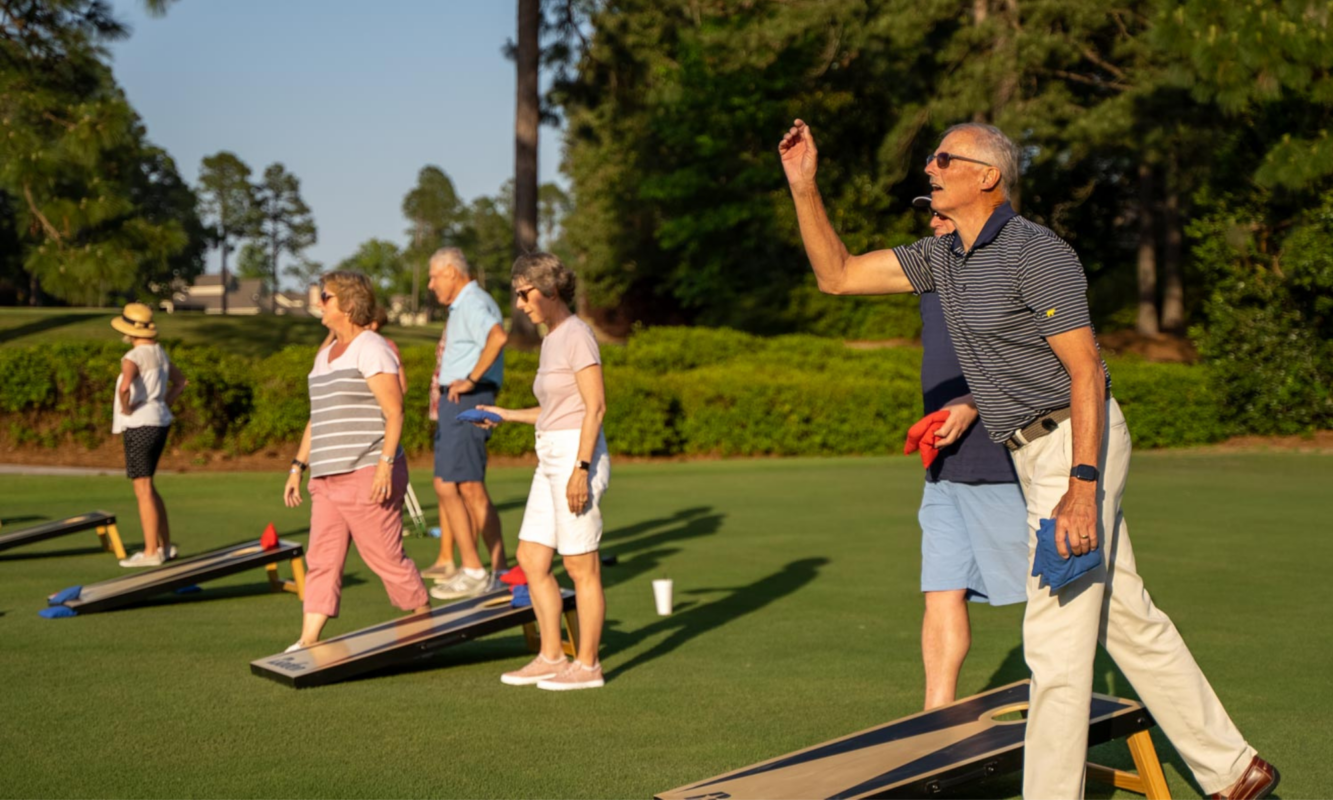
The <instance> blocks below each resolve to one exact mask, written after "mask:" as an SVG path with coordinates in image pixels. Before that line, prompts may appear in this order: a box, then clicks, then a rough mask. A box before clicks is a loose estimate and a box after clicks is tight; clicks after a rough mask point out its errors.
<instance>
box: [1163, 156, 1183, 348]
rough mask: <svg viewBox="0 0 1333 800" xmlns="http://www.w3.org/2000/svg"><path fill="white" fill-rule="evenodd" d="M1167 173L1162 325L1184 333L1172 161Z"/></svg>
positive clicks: (1179, 237)
mask: <svg viewBox="0 0 1333 800" xmlns="http://www.w3.org/2000/svg"><path fill="white" fill-rule="evenodd" d="M1170 169H1171V171H1170V173H1169V174H1168V176H1167V185H1166V203H1165V208H1164V213H1163V217H1162V224H1163V225H1164V226H1165V227H1166V246H1165V248H1164V249H1163V252H1162V270H1163V272H1164V273H1165V274H1164V275H1163V281H1162V284H1163V285H1162V328H1163V329H1164V330H1168V331H1171V332H1172V333H1184V332H1185V286H1184V283H1183V281H1182V279H1181V275H1180V263H1181V241H1182V237H1183V234H1182V233H1181V230H1180V191H1179V189H1178V188H1177V186H1176V179H1177V178H1176V170H1175V162H1174V160H1173V161H1172V163H1171V165H1170Z"/></svg>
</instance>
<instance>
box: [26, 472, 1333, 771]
mask: <svg viewBox="0 0 1333 800" xmlns="http://www.w3.org/2000/svg"><path fill="white" fill-rule="evenodd" d="M282 478H283V475H281V474H277V475H250V474H230V475H222V474H189V475H179V476H172V475H167V476H163V477H161V478H160V479H159V484H160V487H161V491H162V493H163V495H164V496H165V498H166V500H167V503H168V506H169V508H170V510H171V514H172V519H173V522H174V526H173V527H174V529H175V531H176V537H177V540H178V541H179V543H180V544H181V545H182V546H183V548H184V549H185V551H186V552H198V551H201V550H205V549H211V548H214V547H218V546H221V545H224V544H228V543H232V542H236V541H239V540H243V539H246V538H249V537H254V536H257V535H258V534H259V532H260V530H261V529H262V528H263V526H264V524H265V523H267V522H268V521H270V520H273V521H274V522H276V524H277V526H278V529H279V530H280V531H282V532H283V533H284V535H286V536H289V537H296V538H298V539H303V538H304V531H305V528H306V524H307V516H306V515H307V509H306V508H302V509H301V510H297V511H289V510H287V509H284V508H283V507H282V505H281V502H280V500H279V495H280V489H281V485H282ZM527 479H528V474H527V471H526V470H520V469H506V470H495V471H494V474H493V477H492V481H491V487H492V491H493V494H494V497H495V499H496V502H497V504H498V505H499V506H500V507H501V509H502V515H503V520H504V526H505V532H506V536H507V538H508V539H509V540H510V541H511V542H512V539H513V536H514V534H515V533H516V532H517V528H518V522H519V518H520V515H521V513H522V502H523V498H524V497H525V495H526V484H527ZM3 480H4V492H3V507H0V516H3V519H4V522H5V528H6V529H12V528H11V526H15V527H17V526H20V525H27V524H33V523H35V522H36V521H38V520H39V518H55V517H60V516H65V515H68V514H71V513H75V512H80V511H84V510H91V509H95V508H105V509H108V510H111V511H115V512H117V513H119V514H121V515H122V525H121V530H122V532H123V533H124V534H125V535H126V539H127V541H131V542H133V541H136V540H137V538H138V533H137V531H138V526H137V518H136V515H135V512H134V506H133V503H132V498H131V495H130V491H129V486H128V485H127V482H126V481H125V480H123V479H121V478H117V477H96V478H94V477H88V478H51V477H9V476H6V477H4V478H3ZM427 480H428V475H427V472H426V470H424V469H422V470H419V471H417V472H416V473H415V483H416V488H417V491H418V493H419V495H420V496H421V498H422V499H423V501H424V503H425V505H426V506H427V514H428V516H430V517H432V518H433V517H434V502H433V499H431V494H430V492H429V491H428V483H427ZM919 483H920V477H919V470H918V469H916V468H914V467H913V465H912V463H911V461H910V460H908V459H905V458H899V459H891V460H887V459H844V460H829V461H815V460H783V461H776V460H775V461H742V462H723V463H686V464H661V465H636V466H617V467H616V468H615V475H614V480H613V482H612V488H611V491H610V493H609V494H608V496H607V500H606V503H605V513H606V518H607V521H608V531H607V534H606V538H605V547H604V552H607V553H613V554H616V555H617V556H619V559H620V563H619V565H617V566H614V567H608V568H606V570H605V578H606V582H607V584H608V605H609V618H610V623H609V630H608V632H607V635H606V644H605V646H604V649H603V652H602V658H603V661H604V663H605V665H606V667H607V670H608V684H607V686H606V688H605V689H602V690H597V691H588V692H574V693H546V692H540V691H538V690H536V689H532V688H514V687H508V686H504V685H502V684H501V683H500V682H499V680H498V676H499V674H500V673H501V672H502V671H505V670H508V669H513V668H515V667H517V666H519V665H521V664H522V663H524V661H525V660H526V658H527V654H526V652H525V651H524V648H523V642H522V637H521V635H519V634H518V633H517V632H513V633H507V634H500V635H496V636H494V637H492V638H489V639H485V640H483V641H480V642H474V643H469V644H464V645H461V646H458V647H456V648H452V649H448V650H446V651H444V652H443V653H441V654H440V655H439V656H438V658H437V659H436V661H435V662H434V666H435V668H432V669H418V670H414V671H410V672H400V673H396V674H388V675H381V676H377V677H374V678H369V679H364V680H358V681H353V682H349V683H345V684H339V685H334V686H331V687H326V688H321V689H311V690H303V691H299V692H298V691H294V690H291V689H288V688H286V687H284V686H281V685H278V684H276V683H273V682H271V681H267V680H263V679H260V678H257V677H253V676H251V675H250V674H249V666H248V662H249V661H250V660H251V659H253V658H257V657H260V656H264V655H267V654H270V653H274V652H277V651H279V650H281V649H282V648H283V647H284V646H286V645H287V644H289V643H290V642H291V641H293V640H294V639H295V637H296V635H297V632H298V624H299V615H300V609H299V605H298V602H297V600H296V599H295V598H294V597H293V596H291V595H275V594H270V593H268V592H267V591H266V590H265V589H266V587H265V584H264V581H263V575H262V573H261V572H260V571H255V572H254V573H253V574H247V575H240V576H236V577H234V578H232V579H228V580H224V581H220V582H219V583H217V584H207V585H206V590H205V591H204V592H202V593H201V594H197V595H192V596H188V597H181V598H177V599H174V600H164V601H161V602H159V603H156V604H153V605H149V606H146V607H139V608H134V609H129V610H124V611H118V612H110V613H105V614H96V615H88V616H84V617H79V618H75V619H68V620H55V621H47V620H44V619H40V618H39V617H38V616H37V611H38V609H40V608H41V607H42V606H43V605H44V597H45V596H46V594H48V593H50V592H53V591H55V590H58V589H61V588H64V587H66V586H70V585H72V584H80V583H89V582H93V581H97V580H102V579H105V578H108V577H112V576H115V575H117V574H119V573H120V572H121V570H120V568H119V567H117V566H116V565H115V563H114V561H113V560H112V559H111V558H110V557H109V556H107V555H105V554H103V553H100V552H98V551H96V550H95V549H93V548H94V546H95V544H96V539H95V537H94V535H93V534H92V533H91V532H89V533H84V534H80V535H75V536H70V537H66V538H63V539H56V540H52V541H49V542H45V543H42V544H38V545H34V546H31V547H29V548H25V549H21V550H17V549H16V550H11V551H7V552H5V553H3V554H0V685H3V686H4V690H3V692H0V720H2V721H3V722H2V723H0V795H2V796H4V797H83V796H99V797H122V796H131V797H406V796H422V797H647V796H650V795H651V794H652V793H653V792H654V791H661V790H665V789H668V788H672V787H675V786H678V785H681V784H684V783H687V782H690V781H694V780H697V779H701V778H704V777H707V776H710V775H713V774H716V773H719V772H722V771H724V770H728V769H732V768H736V767H740V766H744V765H746V764H750V763H753V762H755V761H759V760H762V759H765V758H769V757H772V756H775V755H779V754H782V753H784V752H787V751H790V750H795V749H799V748H802V747H805V746H808V745H811V744H815V743H818V742H821V741H824V740H827V739H830V738H834V737H837V736H841V735H844V734H847V733H851V732H854V731H856V730H860V729H862V728H866V727H870V726H872V725H875V724H879V723H882V722H885V721H887V720H890V719H894V718H896V717H900V716H903V715H906V714H909V713H912V712H914V711H915V710H917V708H918V703H919V702H920V695H921V674H920V668H919V665H918V664H919V661H918V659H919V655H918V646H919V645H918V625H919V619H920V597H919V594H918V591H917V578H918V564H919V555H918V533H917V528H916V522H915V509H916V505H917V502H918V499H919V492H920V488H919ZM1330 485H1333V459H1330V458H1328V457H1326V456H1315V455H1277V454H1243V455H1224V454H1218V453H1216V452H1212V453H1152V454H1146V455H1140V456H1139V457H1138V458H1137V461H1136V463H1135V466H1134V470H1133V474H1132V476H1131V486H1130V495H1129V498H1128V505H1127V509H1128V514H1129V519H1130V522H1131V529H1132V530H1133V535H1134V537H1135V538H1134V542H1135V549H1136V552H1137V555H1138V560H1139V564H1140V571H1141V572H1142V573H1143V574H1144V575H1145V577H1146V580H1147V582H1148V586H1149V588H1150V589H1151V590H1152V591H1153V593H1154V596H1155V598H1156V599H1157V601H1158V603H1159V604H1160V605H1161V606H1162V607H1163V608H1164V609H1165V610H1167V611H1168V612H1169V613H1170V614H1172V616H1173V617H1174V618H1175V620H1176V622H1177V623H1178V625H1179V626H1180V628H1181V629H1182V631H1183V632H1184V634H1185V637H1186V639H1187V641H1188V642H1189V643H1190V645H1191V646H1192V648H1193V650H1194V654H1195V656H1196V658H1197V659H1198V661H1199V662H1200V663H1201V664H1202V666H1203V668H1204V670H1205V671H1206V672H1207V674H1208V676H1209V678H1210V680H1211V681H1212V684H1213V686H1214V688H1215V689H1216V690H1217V692H1218V694H1219V695H1220V696H1221V697H1222V699H1223V701H1224V702H1225V703H1226V705H1227V707H1228V709H1229V711H1230V712H1231V714H1232V715H1233V717H1234V718H1235V719H1236V720H1237V722H1238V723H1239V725H1240V726H1241V728H1242V729H1243V730H1244V731H1245V733H1246V734H1247V736H1248V737H1249V738H1250V740H1251V741H1252V742H1253V743H1254V744H1255V745H1256V746H1257V747H1258V748H1259V750H1260V752H1261V753H1263V754H1264V755H1265V756H1266V757H1268V758H1269V759H1271V760H1273V761H1274V762H1275V763H1277V764H1278V765H1279V766H1280V768H1281V769H1282V771H1283V775H1284V781H1283V786H1282V794H1283V796H1286V797H1327V796H1330V795H1333V764H1330V761H1329V759H1328V757H1327V754H1328V752H1329V750H1330V749H1331V748H1333V740H1331V738H1330V733H1329V726H1328V710H1329V708H1330V700H1331V699H1333V697H1330V695H1333V690H1330V688H1329V681H1328V679H1327V674H1328V662H1329V659H1330V655H1333V639H1330V636H1329V634H1330V626H1329V623H1328V621H1327V601H1326V598H1325V596H1324V595H1325V593H1324V592H1323V591H1322V590H1321V588H1320V587H1321V584H1322V583H1323V581H1322V579H1321V576H1322V575H1323V573H1324V571H1325V567H1326V565H1327V564H1328V563H1329V562H1330V556H1333V541H1331V537H1330V536H1329V534H1328V519H1329V513H1328V512H1329V511H1330V510H1331V508H1330V507H1331V505H1333V504H1331V503H1330V500H1329V492H1328V487H1329V486H1330ZM25 518H26V519H25ZM408 547H409V552H410V553H411V554H412V556H413V557H414V558H415V559H416V560H417V561H418V563H424V562H426V561H427V560H428V559H429V558H431V556H432V555H433V550H434V547H435V543H434V540H424V539H411V540H409V543H408ZM661 576H666V577H671V578H673V579H674V580H675V582H676V591H677V598H678V606H677V611H676V613H675V615H674V616H671V617H668V618H659V617H657V616H655V614H654V612H653V605H652V592H651V590H650V587H649V582H650V579H652V578H656V577H661ZM392 613H393V610H392V609H391V608H390V607H389V605H388V603H387V600H386V598H385V595H384V592H383V589H382V588H381V586H380V585H379V582H378V580H377V579H376V578H375V577H374V575H373V574H372V573H371V572H370V571H369V570H368V569H367V568H366V567H365V566H364V564H363V563H362V562H361V561H360V560H359V559H357V558H355V557H353V559H352V560H351V561H350V562H349V564H348V578H347V588H346V591H345V593H344V612H343V617H342V618H341V619H338V620H335V621H333V622H332V623H331V624H330V628H329V631H328V632H329V633H330V634H334V633H339V632H344V631H348V630H352V629H355V628H359V627H363V626H365V625H370V624H373V623H376V622H379V621H382V620H384V619H387V618H389V617H390V616H392ZM1021 614H1022V611H1021V607H1008V608H1003V609H991V608H985V607H974V608H973V613H972V620H973V624H974V628H975V633H974V642H973V648H972V654H971V656H970V657H969V659H968V662H967V664H966V666H965V669H964V674H963V676H962V683H961V690H962V692H963V693H966V694H970V693H974V692H977V691H980V690H982V689H985V688H987V687H991V686H996V685H1000V684H1003V683H1008V682H1011V681H1014V680H1019V679H1021V678H1023V677H1025V670H1024V667H1023V663H1022V658H1021V651H1020V649H1019V621H1020V618H1021ZM1098 676H1099V677H1098V680H1097V687H1096V688H1097V689H1098V690H1099V691H1109V692H1112V693H1116V694H1123V695H1128V696H1132V695H1133V690H1132V689H1131V688H1130V687H1129V686H1128V685H1127V683H1126V681H1125V680H1124V678H1123V677H1121V676H1120V675H1119V674H1118V673H1117V672H1115V670H1114V669H1113V668H1112V667H1111V666H1110V665H1109V663H1106V662H1105V660H1104V659H1103V662H1102V667H1101V668H1099V670H1098ZM1321 676H1323V677H1321ZM1156 738H1157V742H1158V748H1159V751H1160V752H1161V754H1162V757H1163V760H1164V762H1165V765H1166V774H1167V777H1168V780H1169V781H1170V783H1171V790H1172V792H1173V794H1174V795H1175V796H1176V797H1191V796H1197V789H1195V788H1194V787H1193V784H1192V783H1191V782H1189V780H1188V779H1187V778H1186V777H1184V774H1185V773H1184V767H1183V765H1182V764H1181V762H1180V760H1179V758H1178V757H1177V756H1176V755H1175V753H1174V751H1173V750H1172V749H1171V748H1170V746H1169V745H1168V744H1167V743H1166V741H1165V740H1164V739H1163V738H1162V737H1161V736H1160V734H1158V735H1157V736H1156ZM1094 756H1095V757H1096V758H1097V759H1098V760H1101V761H1103V762H1105V763H1111V764H1115V765H1121V766H1125V765H1128V763H1129V759H1128V755H1127V753H1126V752H1125V748H1124V745H1123V743H1113V744H1112V745H1108V746H1106V747H1103V748H1100V749H1099V750H1098V751H1097V752H1096V753H1094ZM1018 787H1019V784H1018V781H1017V779H1016V778H1008V779H1004V780H999V781H996V782H993V783H991V784H989V785H987V786H983V787H980V788H976V789H973V790H969V791H968V792H967V796H974V797H1005V796H1012V795H1014V794H1016V793H1017V791H1018ZM1110 794H1111V791H1110V790H1109V789H1108V788H1106V787H1102V786H1099V785H1095V784H1090V785H1089V795H1090V796H1094V797H1095V796H1109V795H1110Z"/></svg>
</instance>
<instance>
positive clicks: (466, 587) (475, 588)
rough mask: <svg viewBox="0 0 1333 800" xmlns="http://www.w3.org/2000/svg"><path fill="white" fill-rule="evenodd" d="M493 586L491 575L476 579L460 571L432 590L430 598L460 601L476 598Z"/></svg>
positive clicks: (487, 574)
mask: <svg viewBox="0 0 1333 800" xmlns="http://www.w3.org/2000/svg"><path fill="white" fill-rule="evenodd" d="M490 586H491V576H490V573H486V574H485V575H482V576H481V577H480V578H474V577H472V576H471V575H469V574H467V573H466V572H464V571H463V570H461V569H460V570H459V571H458V572H457V573H456V574H455V575H454V576H453V577H452V578H450V579H449V580H447V581H445V582H444V583H438V584H436V585H435V586H434V587H432V588H431V590H430V596H431V597H434V598H435V599H436V600H459V599H462V598H464V597H476V596H477V595H479V594H483V593H484V592H486V591H488V590H489V589H490Z"/></svg>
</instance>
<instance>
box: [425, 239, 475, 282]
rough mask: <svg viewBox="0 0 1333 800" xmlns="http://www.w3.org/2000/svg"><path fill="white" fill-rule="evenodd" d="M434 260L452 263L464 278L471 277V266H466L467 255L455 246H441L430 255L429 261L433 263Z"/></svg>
mask: <svg viewBox="0 0 1333 800" xmlns="http://www.w3.org/2000/svg"><path fill="white" fill-rule="evenodd" d="M436 261H443V262H445V263H446V264H450V265H452V266H453V268H454V269H456V270H458V274H459V275H462V276H463V277H464V278H470V277H472V267H470V266H468V263H467V256H465V255H463V251H462V250H459V249H458V248H457V247H441V248H440V249H439V250H436V251H435V252H434V253H433V254H432V255H431V257H430V263H431V264H434V263H435V262H436Z"/></svg>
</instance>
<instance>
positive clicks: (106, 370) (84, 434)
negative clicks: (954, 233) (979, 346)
mask: <svg viewBox="0 0 1333 800" xmlns="http://www.w3.org/2000/svg"><path fill="white" fill-rule="evenodd" d="M166 345H167V347H168V350H169V351H170V354H171V357H172V360H173V361H175V362H176V363H177V364H178V365H179V366H180V368H181V370H182V371H184V372H185V373H186V376H187V377H188V378H189V380H190V387H189V388H188V389H187V390H186V392H185V395H184V396H183V397H182V399H181V402H180V403H179V404H178V407H177V414H176V416H177V426H176V433H175V435H174V439H175V441H176V442H178V443H180V446H182V447H185V448H187V449H225V450H228V451H232V452H247V453H248V452H254V451H257V450H261V449H265V448H274V447H289V446H292V445H293V443H294V442H296V441H297V440H298V439H299V438H300V435H301V431H302V429H303V428H304V426H305V422H306V418H307V413H308V410H309V406H308V400H307V397H306V374H307V373H308V372H309V369H310V364H311V359H312V358H313V355H314V354H313V353H312V352H311V350H310V348H305V347H289V348H287V349H285V350H283V351H281V352H279V353H276V354H274V355H271V356H268V357H266V358H245V357H241V356H237V355H232V354H229V353H227V352H224V351H222V350H220V349H217V348H214V347H206V346H188V345H181V344H178V343H176V344H174V343H171V342H167V343H166ZM124 350H125V347H124V345H120V344H114V343H83V344H51V345H44V346H39V347H29V348H12V349H5V350H0V374H3V375H4V376H5V378H6V379H5V381H3V382H0V412H2V413H3V415H4V423H3V424H4V425H5V430H6V431H7V432H8V435H9V437H10V440H11V441H15V442H19V443H33V444H39V445H42V446H47V447H56V446H60V445H62V444H66V443H70V442H74V443H79V444H83V445H87V446H95V445H97V444H98V443H99V442H101V441H103V440H104V439H105V438H106V437H107V436H109V435H110V430H111V392H112V387H113V386H114V384H115V376H116V374H117V372H118V370H119V366H118V364H119V360H120V356H121V355H122V354H123V353H124ZM402 355H403V362H404V367H405V369H406V370H407V374H408V377H409V378H410V384H409V388H408V393H407V415H406V422H405V426H404V432H403V446H404V447H405V448H406V449H407V450H408V452H410V453H413V454H416V453H423V452H428V451H429V450H430V448H431V446H432V440H433V435H434V425H433V423H431V422H430V420H429V419H428V418H427V415H426V409H427V402H428V401H427V397H428V388H429V387H428V381H429V376H430V374H431V372H432V371H433V365H432V361H433V359H434V348H432V347H428V346H424V345H418V346H410V347H404V348H403V349H402ZM505 359H506V360H505V386H504V389H503V392H502V394H501V398H500V401H499V402H500V403H501V404H502V405H505V406H508V407H514V408H521V407H526V406H531V405H535V403H536V401H535V399H534V398H533V396H532V380H533V377H534V375H535V374H536V371H537V357H536V354H532V353H517V352H511V353H508V354H506V357H505ZM603 359H604V361H605V368H606V383H607V417H606V437H607V441H608V443H609V444H610V447H611V451H612V452H613V453H615V454H617V455H633V456H670V455H714V454H716V455H724V456H729V455H858V454H875V453H886V452H898V448H899V447H900V446H901V442H902V439H903V436H904V434H905V432H906V430H907V428H908V426H910V425H911V424H912V423H913V422H915V421H916V419H917V418H918V417H919V416H920V413H921V392H920V386H919V381H920V367H921V351H920V350H919V349H918V348H888V349H882V350H852V349H849V348H847V347H845V346H843V345H842V344H841V343H839V342H836V341H832V340H829V339H823V338H818V337H814V336H804V335H794V336H779V337H773V338H760V337H756V336H750V335H748V334H743V333H737V332H734V331H729V330H710V329H690V328H654V329H650V330H647V331H643V332H640V333H638V334H637V335H635V336H634V337H633V338H632V339H631V341H630V343H629V344H628V345H626V346H624V347H618V346H613V345H607V346H605V347H604V348H603ZM1111 372H1112V377H1113V378H1114V379H1115V395H1116V397H1117V398H1118V399H1119V401H1120V403H1121V405H1122V406H1123V407H1124V409H1125V415H1126V416H1127V417H1128V418H1129V420H1130V426H1131V430H1132V431H1133V434H1134V437H1135V441H1136V443H1137V444H1138V445H1139V446H1140V447H1167V446H1177V445H1192V444H1203V443H1207V442H1215V441H1218V440H1220V439H1222V438H1225V437H1226V436H1227V435H1230V434H1231V433H1234V432H1235V431H1232V430H1229V429H1228V428H1227V426H1226V425H1225V424H1224V423H1223V422H1222V419H1223V416H1224V415H1223V414H1222V413H1221V411H1222V408H1221V403H1220V402H1219V400H1218V399H1217V396H1216V395H1215V393H1214V390H1213V389H1211V388H1210V386H1211V383H1210V381H1209V380H1208V373H1207V371H1206V369H1205V368H1203V367H1198V366H1184V365H1177V364H1150V363H1146V362H1142V361H1136V360H1120V361H1116V362H1114V363H1112V364H1111ZM531 451H532V431H531V429H530V428H528V427H527V426H523V425H503V426H501V427H500V428H499V429H497V430H496V432H495V435H494V437H493V438H492V440H491V452H492V453H495V454H498V455H521V454H524V453H529V452H531Z"/></svg>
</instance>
